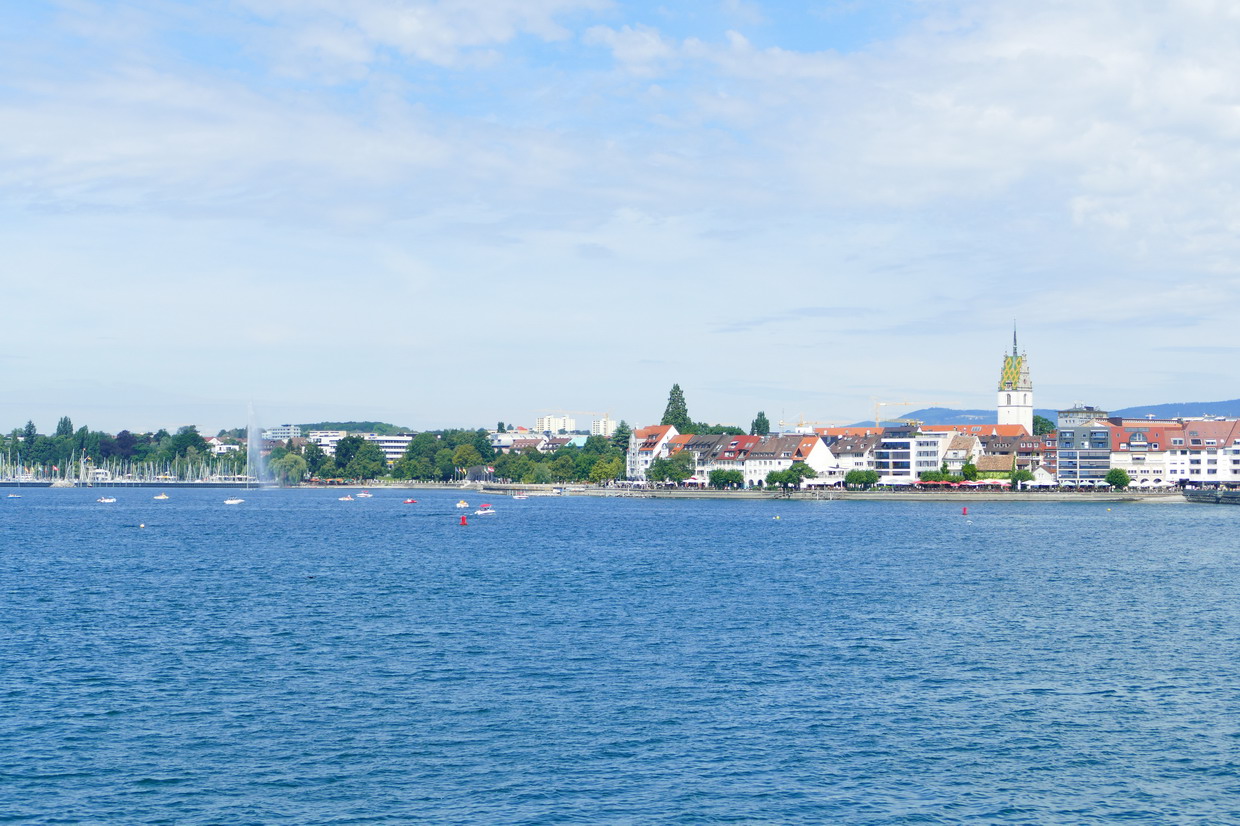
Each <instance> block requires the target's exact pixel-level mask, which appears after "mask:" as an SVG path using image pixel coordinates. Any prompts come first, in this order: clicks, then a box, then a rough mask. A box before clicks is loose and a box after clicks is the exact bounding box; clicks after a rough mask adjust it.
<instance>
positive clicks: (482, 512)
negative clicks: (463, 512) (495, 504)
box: [474, 505, 495, 516]
mask: <svg viewBox="0 0 1240 826" xmlns="http://www.w3.org/2000/svg"><path fill="white" fill-rule="evenodd" d="M493 513H495V510H494V509H493V508H492V507H491V506H490V505H483V506H482V507H481V508H480V509H479V510H476V511H474V516H490V515H491V514H493Z"/></svg>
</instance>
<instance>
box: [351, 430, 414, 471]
mask: <svg viewBox="0 0 1240 826" xmlns="http://www.w3.org/2000/svg"><path fill="white" fill-rule="evenodd" d="M413 436H414V434H412V433H401V434H399V435H396V436H380V435H379V434H378V433H367V434H366V435H364V436H362V438H363V439H365V440H366V441H368V442H374V443H375V444H377V445H379V449H380V450H382V451H383V457H384V458H385V459H387V463H388V464H389V465H391V464H394V463H395V462H396V460H397V459H399V458H400V457H401V456H404V455H405V450H406V448H408V447H409V443H410V442H412V441H413Z"/></svg>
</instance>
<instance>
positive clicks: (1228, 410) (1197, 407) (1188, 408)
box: [1111, 399, 1240, 419]
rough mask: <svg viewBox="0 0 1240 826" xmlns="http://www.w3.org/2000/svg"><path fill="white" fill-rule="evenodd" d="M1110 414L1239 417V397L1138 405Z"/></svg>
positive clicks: (1137, 416) (1141, 416)
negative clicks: (1210, 400) (1215, 400)
mask: <svg viewBox="0 0 1240 826" xmlns="http://www.w3.org/2000/svg"><path fill="white" fill-rule="evenodd" d="M1111 415H1112V416H1126V417H1128V418H1132V419H1140V418H1144V417H1146V416H1154V417H1155V418H1177V417H1185V418H1187V417H1189V416H1224V417H1226V418H1229V419H1233V418H1240V399H1230V400H1228V401H1224V402H1175V403H1173V404H1147V405H1142V406H1140V407H1124V408H1121V409H1119V410H1112V411H1111Z"/></svg>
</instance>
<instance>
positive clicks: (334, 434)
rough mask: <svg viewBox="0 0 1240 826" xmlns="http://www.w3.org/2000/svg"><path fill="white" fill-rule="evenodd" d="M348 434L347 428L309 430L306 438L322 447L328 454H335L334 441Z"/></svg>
mask: <svg viewBox="0 0 1240 826" xmlns="http://www.w3.org/2000/svg"><path fill="white" fill-rule="evenodd" d="M348 435H349V431H347V430H311V431H310V432H309V433H307V434H306V438H307V439H309V440H310V441H312V442H314V443H315V444H316V445H318V446H319V447H321V448H323V452H324V453H326V454H327V455H328V456H335V455H336V442H338V441H340V440H341V439H343V438H344V437H345V436H348Z"/></svg>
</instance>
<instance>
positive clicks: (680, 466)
mask: <svg viewBox="0 0 1240 826" xmlns="http://www.w3.org/2000/svg"><path fill="white" fill-rule="evenodd" d="M694 464H695V460H694V457H693V454H692V453H690V452H689V451H687V450H682V451H680V452H679V453H677V454H676V455H675V456H673V457H671V458H670V459H655V460H654V461H653V462H651V463H650V467H649V468H648V469H647V470H646V478H647V479H650V480H652V481H655V482H675V483H677V484H679V483H681V482H683V481H684V480H686V479H688V478H689V477H690V476H692V475H693V467H694Z"/></svg>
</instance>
